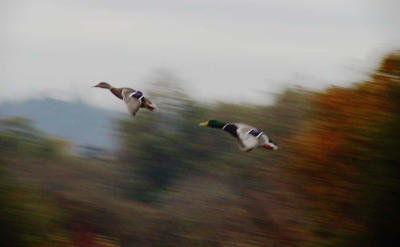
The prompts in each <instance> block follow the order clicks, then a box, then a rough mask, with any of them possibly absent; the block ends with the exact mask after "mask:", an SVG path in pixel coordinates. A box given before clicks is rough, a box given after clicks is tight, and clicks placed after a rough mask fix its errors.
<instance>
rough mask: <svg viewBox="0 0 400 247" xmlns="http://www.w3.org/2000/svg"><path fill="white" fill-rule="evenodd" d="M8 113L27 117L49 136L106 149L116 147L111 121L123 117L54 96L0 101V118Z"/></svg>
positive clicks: (8, 115)
mask: <svg viewBox="0 0 400 247" xmlns="http://www.w3.org/2000/svg"><path fill="white" fill-rule="evenodd" d="M12 116H18V117H24V118H28V119H31V120H33V121H34V124H35V127H37V128H38V129H40V130H42V131H44V132H46V133H48V134H50V135H53V136H56V137H60V138H62V139H65V140H68V141H70V142H73V143H76V144H79V145H84V146H95V147H99V148H106V149H115V148H116V145H117V141H116V139H115V138H114V137H113V136H112V133H113V129H114V128H115V126H114V125H113V120H115V119H117V118H122V117H124V116H123V114H122V113H119V112H116V111H110V110H103V109H99V108H95V107H92V106H89V105H85V104H83V103H70V102H64V101H59V100H54V99H43V100H30V101H26V102H23V103H3V104H0V118H7V117H12Z"/></svg>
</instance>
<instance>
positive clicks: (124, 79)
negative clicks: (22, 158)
mask: <svg viewBox="0 0 400 247" xmlns="http://www.w3.org/2000/svg"><path fill="white" fill-rule="evenodd" d="M399 9H400V1H397V0H383V1H382V0H325V1H321V0H296V1H293V0H276V1H268V0H191V1H189V0H168V1H167V0H146V1H143V0H140V1H139V0H119V1H111V0H109V1H106V0H85V1H78V0H76V1H74V0H35V1H23V0H0V23H1V24H0V28H1V32H0V49H1V50H0V51H1V57H0V65H1V70H0V103H1V102H4V101H7V100H24V99H28V98H39V97H43V96H52V97H59V98H61V99H70V100H78V99H81V100H83V101H85V102H88V103H90V104H97V105H99V106H106V107H107V106H108V107H109V108H113V109H114V108H115V109H122V108H119V107H121V106H120V105H121V104H120V102H118V101H117V100H116V99H114V98H113V97H112V96H111V95H109V94H106V92H103V91H101V90H96V89H92V88H90V86H93V85H94V84H95V83H96V82H98V81H108V82H110V83H111V84H113V85H116V86H130V87H132V88H135V89H142V90H143V91H145V92H146V90H147V89H149V85H147V82H148V81H149V78H151V77H152V76H153V74H154V73H155V72H154V71H156V70H159V69H165V70H168V71H171V72H173V73H175V74H176V75H177V76H178V77H180V78H181V79H182V81H183V82H185V85H184V86H185V87H186V88H187V91H188V92H189V94H191V95H193V96H194V97H196V98H197V99H199V100H215V99H221V100H228V101H236V102H237V101H244V102H250V103H254V102H258V103H260V102H264V101H266V102H268V100H269V99H268V98H270V97H268V93H274V92H277V91H278V90H280V89H282V88H284V87H288V86H291V85H302V86H304V87H309V88H314V89H321V88H324V87H327V86H328V85H332V84H334V85H348V84H350V83H352V82H355V81H358V80H362V79H364V78H365V77H366V72H368V71H369V70H371V69H373V68H374V67H375V66H376V65H377V62H378V61H379V59H380V58H381V57H382V56H383V55H384V54H385V53H386V52H390V51H393V50H395V49H399V45H400V32H399V27H400V17H399V16H400V15H399V14H398V11H399ZM122 107H123V106H122Z"/></svg>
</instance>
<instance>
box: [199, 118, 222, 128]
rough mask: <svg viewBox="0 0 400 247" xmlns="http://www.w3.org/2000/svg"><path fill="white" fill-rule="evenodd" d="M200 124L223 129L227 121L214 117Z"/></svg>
mask: <svg viewBox="0 0 400 247" xmlns="http://www.w3.org/2000/svg"><path fill="white" fill-rule="evenodd" d="M199 125H200V126H207V127H211V128H218V129H221V128H222V127H224V125H225V123H223V122H220V121H218V120H214V119H213V120H208V121H205V122H202V123H200V124H199Z"/></svg>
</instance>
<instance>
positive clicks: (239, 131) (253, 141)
mask: <svg viewBox="0 0 400 247" xmlns="http://www.w3.org/2000/svg"><path fill="white" fill-rule="evenodd" d="M199 125H200V126H204V127H210V128H216V129H222V130H224V131H226V132H228V133H229V134H230V135H232V136H233V137H234V138H236V139H237V140H238V146H239V148H240V150H242V151H245V152H249V151H251V150H253V149H254V148H258V147H262V148H265V149H269V150H277V149H278V146H277V145H276V144H275V143H274V142H273V141H272V140H271V139H270V138H269V137H268V136H267V135H266V134H265V133H264V132H263V131H261V130H258V129H256V128H255V127H252V126H250V125H247V124H244V123H224V122H220V121H218V120H214V119H213V120H208V121H206V122H203V123H200V124H199Z"/></svg>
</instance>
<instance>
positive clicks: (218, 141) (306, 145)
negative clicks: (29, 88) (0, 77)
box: [0, 52, 400, 247]
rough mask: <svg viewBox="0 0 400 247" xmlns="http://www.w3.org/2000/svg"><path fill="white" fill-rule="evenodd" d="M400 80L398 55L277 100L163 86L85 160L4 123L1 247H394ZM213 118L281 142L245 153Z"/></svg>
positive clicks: (26, 123) (22, 122)
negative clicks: (113, 142) (352, 80)
mask: <svg viewBox="0 0 400 247" xmlns="http://www.w3.org/2000/svg"><path fill="white" fill-rule="evenodd" d="M399 79H400V53H399V52H397V53H393V54H390V55H388V56H387V57H386V58H384V59H383V61H382V63H381V65H380V66H379V67H378V68H377V70H376V71H374V72H373V73H371V76H370V79H369V80H368V81H365V82H360V83H357V84H354V85H353V86H352V87H347V88H343V87H334V88H330V89H328V90H326V91H323V92H312V91H308V90H304V89H301V88H289V89H287V90H286V91H284V92H282V93H281V94H280V95H278V96H277V98H276V102H275V104H274V105H269V106H253V105H238V104H229V103H219V104H216V105H203V104H200V103H198V102H195V101H194V100H193V99H191V98H190V97H189V96H187V95H186V94H185V92H183V91H182V90H180V89H179V87H178V86H176V85H174V84H173V83H170V82H163V83H159V84H156V85H157V86H154V87H153V90H152V92H151V93H150V95H152V98H154V102H156V103H157V104H158V105H159V106H160V111H159V112H158V113H157V114H155V113H151V112H145V111H143V112H140V113H139V114H141V116H140V117H138V118H136V119H132V118H126V119H119V120H115V121H114V128H113V129H111V130H109V131H110V132H114V133H116V135H115V137H116V138H117V139H118V140H119V146H118V147H116V151H114V152H110V151H109V152H103V151H102V150H97V149H93V150H92V151H93V152H92V153H91V154H90V155H86V156H85V155H81V156H77V155H74V154H73V153H72V152H71V149H72V147H73V145H74V144H73V143H69V142H67V141H64V140H60V139H56V138H53V137H50V136H49V135H47V134H46V133H44V132H42V131H39V130H37V129H36V128H34V125H33V123H32V122H31V121H30V120H28V119H23V118H7V119H6V118H3V119H1V122H0V155H1V156H0V164H1V169H0V184H1V190H0V203H1V208H0V224H1V226H2V229H3V230H2V232H1V234H2V236H1V237H0V241H1V243H0V246H35V247H36V246H82V247H83V246H85V247H89V246H90V247H91V246H104V247H105V246H108V247H117V246H124V247H125V246H395V245H396V243H398V242H399V240H400V239H399V237H400V232H399V231H400V230H399V229H400V228H399V224H400V213H399V209H400V181H399V179H400V164H399V161H400V152H399V151H398V148H399V147H400V80H399ZM214 118H216V119H221V120H223V121H232V122H233V121H235V122H246V123H249V124H251V125H253V126H257V127H259V128H261V129H263V130H265V131H267V132H268V133H269V135H270V136H271V138H272V139H273V140H275V141H276V142H277V144H278V145H279V147H280V149H279V150H277V151H275V152H266V150H255V151H253V152H252V153H242V152H240V151H239V150H237V148H236V146H235V145H236V144H235V143H234V140H233V139H231V138H229V137H228V136H226V133H223V132H211V131H204V129H202V128H200V127H199V126H198V125H197V123H198V122H201V121H203V120H204V119H214ZM44 131H45V130H44ZM96 150H97V151H96Z"/></svg>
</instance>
